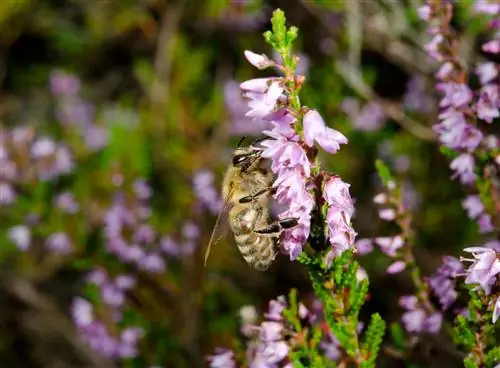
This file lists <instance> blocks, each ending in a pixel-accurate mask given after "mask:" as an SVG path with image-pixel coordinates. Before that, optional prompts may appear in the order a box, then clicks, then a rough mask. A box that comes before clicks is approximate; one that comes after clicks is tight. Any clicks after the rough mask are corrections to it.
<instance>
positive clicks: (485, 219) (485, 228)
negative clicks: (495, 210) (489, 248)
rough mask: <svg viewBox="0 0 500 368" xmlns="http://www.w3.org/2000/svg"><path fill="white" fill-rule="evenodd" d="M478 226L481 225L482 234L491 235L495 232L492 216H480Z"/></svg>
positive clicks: (485, 214)
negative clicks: (490, 233)
mask: <svg viewBox="0 0 500 368" xmlns="http://www.w3.org/2000/svg"><path fill="white" fill-rule="evenodd" d="M477 224H478V225H479V232H480V233H481V234H484V233H489V232H492V231H493V230H495V228H494V226H493V223H492V222H491V216H490V215H489V214H487V213H483V214H482V215H481V216H479V218H478V219H477Z"/></svg>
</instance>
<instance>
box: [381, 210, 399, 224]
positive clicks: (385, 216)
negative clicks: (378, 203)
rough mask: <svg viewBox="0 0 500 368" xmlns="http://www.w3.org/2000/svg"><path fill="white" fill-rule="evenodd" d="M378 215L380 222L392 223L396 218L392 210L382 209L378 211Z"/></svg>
mask: <svg viewBox="0 0 500 368" xmlns="http://www.w3.org/2000/svg"><path fill="white" fill-rule="evenodd" d="M378 215H379V217H380V218H381V219H382V220H385V221H393V220H394V219H395V218H396V211H395V210H394V209H393V208H383V209H380V210H379V211H378Z"/></svg>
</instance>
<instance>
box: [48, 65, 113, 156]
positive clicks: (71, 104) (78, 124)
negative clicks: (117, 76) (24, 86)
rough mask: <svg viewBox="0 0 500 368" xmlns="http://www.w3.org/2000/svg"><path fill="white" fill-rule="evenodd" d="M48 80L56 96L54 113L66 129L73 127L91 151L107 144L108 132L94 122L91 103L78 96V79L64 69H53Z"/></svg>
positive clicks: (79, 87) (79, 85) (79, 86)
mask: <svg viewBox="0 0 500 368" xmlns="http://www.w3.org/2000/svg"><path fill="white" fill-rule="evenodd" d="M49 82H50V91H51V93H52V95H53V96H54V97H55V98H56V110H55V114H56V117H57V120H58V121H59V123H61V124H62V126H63V127H65V128H67V129H72V128H75V129H76V131H77V133H78V134H80V136H81V137H82V138H83V140H84V142H85V147H86V149H87V150H89V151H91V152H93V151H97V150H99V149H101V148H103V147H104V146H105V145H106V144H107V141H108V133H107V131H106V129H105V128H103V127H101V126H99V125H97V124H95V122H94V119H95V116H94V115H95V111H94V107H93V106H92V104H90V103H89V102H87V101H85V100H83V99H82V98H81V97H80V89H81V84H80V80H79V79H78V78H77V77H76V76H75V75H72V74H69V73H67V72H65V71H62V70H54V71H53V72H52V73H51V75H50V81H49Z"/></svg>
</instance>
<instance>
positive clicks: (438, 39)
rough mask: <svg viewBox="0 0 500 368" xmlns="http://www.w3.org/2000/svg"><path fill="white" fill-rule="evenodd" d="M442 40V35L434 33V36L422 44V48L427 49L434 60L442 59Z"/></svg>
mask: <svg viewBox="0 0 500 368" xmlns="http://www.w3.org/2000/svg"><path fill="white" fill-rule="evenodd" d="M443 41H444V37H443V35H442V34H436V35H435V36H434V38H433V39H432V40H431V41H429V42H428V43H427V44H426V45H425V46H424V50H425V51H427V52H428V53H429V55H430V56H432V57H433V58H435V59H436V60H438V61H442V60H443V56H442V55H441V50H440V46H441V43H442V42H443Z"/></svg>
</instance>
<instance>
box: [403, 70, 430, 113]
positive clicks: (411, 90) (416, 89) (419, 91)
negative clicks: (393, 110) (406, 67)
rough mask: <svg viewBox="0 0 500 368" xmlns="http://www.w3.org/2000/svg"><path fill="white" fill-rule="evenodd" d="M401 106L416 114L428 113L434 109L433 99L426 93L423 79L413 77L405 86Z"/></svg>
mask: <svg viewBox="0 0 500 368" xmlns="http://www.w3.org/2000/svg"><path fill="white" fill-rule="evenodd" d="M403 104H404V106H405V107H406V108H407V109H408V110H410V111H415V112H418V113H428V112H430V111H432V109H433V107H434V99H433V97H432V96H431V95H430V94H428V93H427V90H426V84H425V81H424V79H423V78H420V77H413V78H411V79H410V80H409V81H408V83H407V85H406V91H405V93H404V95H403Z"/></svg>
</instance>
